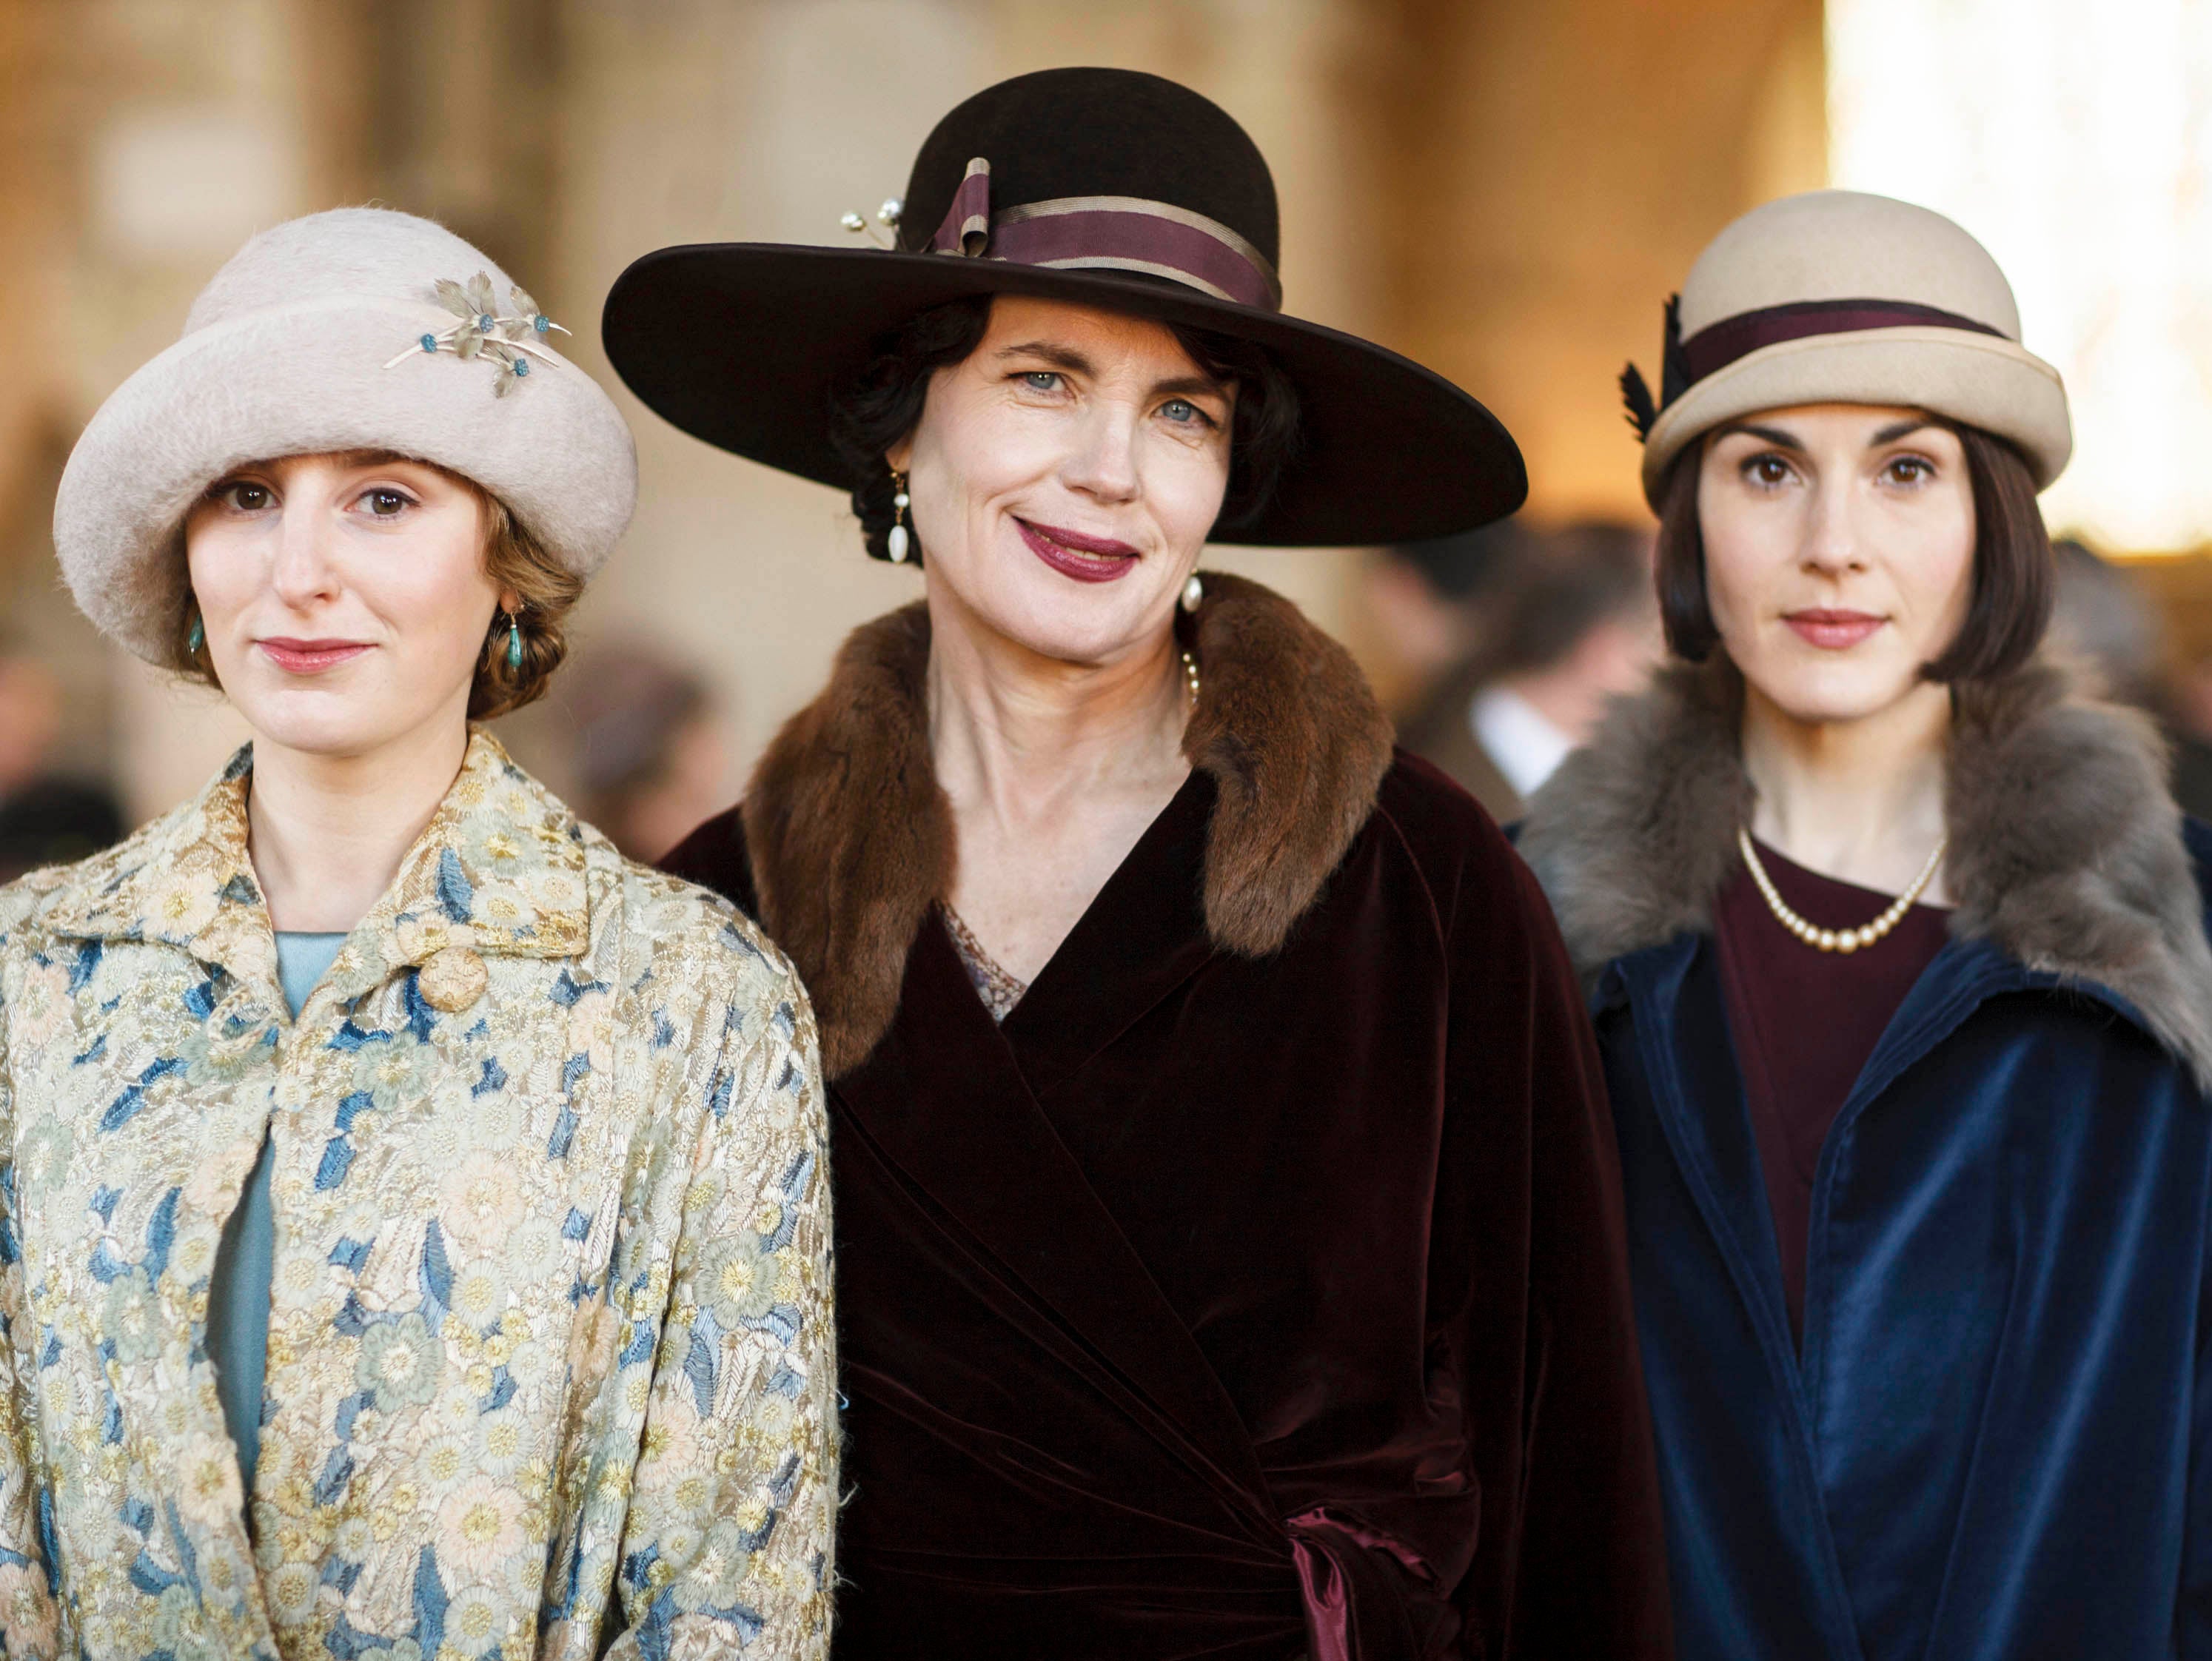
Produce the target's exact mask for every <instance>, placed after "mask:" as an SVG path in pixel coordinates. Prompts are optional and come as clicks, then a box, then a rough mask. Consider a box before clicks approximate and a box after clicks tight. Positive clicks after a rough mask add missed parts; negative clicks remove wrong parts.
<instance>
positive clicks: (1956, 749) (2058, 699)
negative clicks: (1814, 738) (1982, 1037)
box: [1520, 658, 2212, 1091]
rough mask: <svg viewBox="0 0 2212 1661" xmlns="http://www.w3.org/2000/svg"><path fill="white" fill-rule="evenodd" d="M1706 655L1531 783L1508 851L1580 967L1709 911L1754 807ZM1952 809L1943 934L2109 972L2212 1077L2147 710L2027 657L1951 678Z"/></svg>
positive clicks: (2207, 987)
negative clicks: (1541, 893)
mask: <svg viewBox="0 0 2212 1661" xmlns="http://www.w3.org/2000/svg"><path fill="white" fill-rule="evenodd" d="M1740 688H1741V682H1739V680H1738V679H1737V677H1736V676H1735V671H1734V670H1733V669H1732V668H1729V666H1727V665H1726V664H1724V663H1723V662H1722V661H1721V660H1719V659H1718V658H1716V660H1715V663H1714V664H1710V665H1706V666H1702V667H1687V666H1680V665H1678V666H1674V667H1671V668H1669V669H1667V670H1662V672H1661V673H1660V675H1659V676H1658V677H1657V679H1656V682H1654V684H1653V686H1652V688H1651V689H1650V691H1649V692H1647V693H1646V694H1644V695H1643V696H1641V697H1639V698H1637V699H1634V700H1626V701H1623V702H1620V703H1618V704H1616V705H1615V706H1613V709H1612V710H1611V711H1610V712H1608V714H1607V718H1606V721H1605V724H1604V725H1603V726H1602V728H1601V730H1600V731H1599V733H1598V736H1597V737H1596V738H1595V740H1594V741H1593V742H1592V743H1591V744H1590V746H1589V748H1588V749H1584V750H1582V751H1580V752H1578V753H1577V754H1576V755H1573V756H1571V757H1570V758H1569V759H1568V761H1566V763H1565V765H1564V766H1562V767H1560V769H1559V773H1557V774H1556V775H1555V776H1554V777H1553V779H1552V780H1551V781H1550V782H1549V783H1548V784H1547V785H1545V786H1544V788H1543V789H1542V790H1541V791H1539V792H1538V793H1537V795H1536V797H1535V798H1534V801H1533V802H1532V803H1530V806H1529V813H1528V823H1527V826H1526V827H1525V828H1524V829H1523V830H1522V835H1521V841H1520V847H1521V852H1522V854H1523V856H1524V857H1526V858H1527V859H1528V863H1529V864H1531V865H1532V866H1533V867H1534V869H1535V871H1536V875H1537V876H1538V877H1539V878H1540V879H1541V881H1542V882H1543V885H1544V888H1545V891H1546V892H1547V894H1549V895H1550V896H1551V900H1552V905H1553V910H1554V911H1555V912H1557V913H1558V915H1559V926H1560V928H1561V930H1562V931H1564V932H1565V936H1566V939H1567V946H1568V949H1570V950H1571V952H1572V953H1573V955H1574V958H1575V961H1576V964H1577V967H1579V968H1580V969H1581V970H1582V972H1583V974H1584V975H1585V976H1589V975H1594V974H1595V973H1596V972H1597V971H1598V970H1599V969H1600V968H1601V967H1603V966H1604V965H1605V964H1606V963H1607V962H1609V961H1612V960H1613V959H1614V958H1616V957H1620V956H1622V955H1625V954H1626V953H1629V952H1633V951H1637V950H1640V949H1643V948H1644V947H1648V946H1655V945H1658V944H1660V943H1663V942H1665V941H1668V940H1670V939H1672V938H1674V937H1675V936H1677V935H1679V934H1681V933H1683V932H1685V931H1703V930H1705V929H1708V928H1710V927H1711V919H1712V906H1713V900H1714V899H1715V897H1716V896H1717V894H1719V892H1720V890H1721V888H1722V886H1723V884H1724V883H1725V882H1727V881H1728V878H1729V874H1730V873H1731V872H1732V871H1733V870H1734V869H1735V864H1736V858H1737V856H1736V852H1735V828H1736V827H1737V826H1738V825H1740V824H1741V823H1743V822H1744V820H1745V818H1746V816H1747V814H1748V813H1749V811H1750V809H1751V799H1752V791H1751V785H1750V782H1749V781H1748V780H1747V779H1746V778H1745V777H1744V773H1743V767H1742V763H1741V761H1740V760H1739V758H1738V748H1737V737H1736V735H1737V730H1738V717H1739V710H1740V703H1739V699H1740V696H1741V692H1740ZM1946 814H1947V817H1948V820H1949V823H1950V830H1951V852H1950V857H1949V863H1948V870H1947V878H1948V883H1949V886H1950V888H1951V892H1952V894H1953V896H1954V898H1955V900H1957V908H1956V909H1955V910H1954V912H1953V913H1952V916H1951V932H1952V935H1953V936H1954V937H1956V938H1960V939H1987V940H1989V941H1990V942H1992V943H1994V944H1996V946H1997V947H1998V948H1999V949H2002V951H2004V952H2005V953H2007V954H2008V955H2010V956H2012V957H2014V958H2016V959H2017V960H2019V961H2021V962H2022V963H2024V964H2026V965H2027V967H2030V968H2032V969H2036V970H2040V971H2045V972H2048V973H2052V974H2055V975H2057V976H2058V977H2059V978H2060V979H2062V980H2067V981H2087V982H2094V983H2097V984H2099V985H2103V986H2106V987H2108V988H2109V989H2111V990H2112V991H2115V992H2117V993H2118V994H2119V995H2120V996H2121V997H2124V998H2125V999H2127V1000H2128V1002H2129V1003H2131V1004H2133V1005H2134V1006H2135V1008H2136V1009H2137V1010H2139V1011H2140V1012H2141V1013H2142V1017H2143V1020H2144V1021H2145V1022H2146V1023H2148V1026H2149V1028H2150V1030H2151V1031H2152V1032H2153V1033H2154V1034H2155V1035H2156V1036H2157V1038H2158V1039H2159V1040H2160V1042H2161V1043H2163V1044H2164V1045H2165V1046H2166V1047H2167V1048H2168V1049H2170V1050H2171V1051H2172V1052H2173V1053H2174V1054H2175V1055H2176V1056H2178V1057H2179V1058H2181V1059H2182V1060H2183V1061H2184V1062H2185V1064H2187V1065H2188V1066H2189V1067H2190V1069H2191V1071H2193V1072H2194V1073H2195V1075H2196V1076H2197V1082H2198V1084H2199V1086H2200V1087H2201V1088H2204V1089H2206V1090H2207V1091H2212V947H2209V946H2208V945H2207V943H2206V940H2205V928H2204V900H2203V896H2202V895H2201V894H2199V893H2198V892H2197V881H2196V876H2195V873H2194V870H2193V869H2192V867H2191V860H2190V858H2189V853H2188V851H2187V849H2186V847H2185V846H2184V845H2183V842H2182V840H2181V815H2180V811H2179V809H2177V808H2176V807H2175V806H2174V804H2173V800H2172V796H2171V795H2170V794H2169V793H2168V791H2167V789H2166V752H2165V747H2164V745H2163V743H2161V742H2160V738H2159V737H2158V735H2157V732H2156V731H2155V730H2154V728H2153V727H2152V725H2151V724H2150V723H2149V721H2148V720H2147V719H2146V718H2143V717H2142V716H2141V715H2139V714H2137V713H2136V712H2133V711H2130V710H2124V709H2119V708H2116V707H2114V706H2112V705H2109V704H2104V703H2100V702H2097V701H2094V700H2092V699H2091V698H2089V697H2087V695H2085V694H2083V692H2082V691H2081V688H2079V687H2078V686H2077V685H2076V684H2075V681H2074V679H2073V678H2072V676H2070V675H2069V673H2068V671H2067V670H2064V669H2063V668H2061V667H2060V666H2058V665H2057V664H2053V663H2051V662H2048V661H2039V662H2036V663H2033V664H2029V665H2028V666H2027V668H2025V669H2023V670H2020V671H2019V672H2017V673H2015V674H2014V675H2011V676H2006V677H2005V678H2003V679H2002V680H2000V681H1996V682H1988V683H1984V684H1978V685H1975V686H1972V687H1968V688H1961V689H1960V694H1959V702H1958V714H1957V718H1956V720H1955V722H1954V726H1953V729H1952V739H1951V755H1950V777H1949V784H1948V801H1947V803H1946Z"/></svg>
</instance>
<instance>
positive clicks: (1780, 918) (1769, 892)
mask: <svg viewBox="0 0 2212 1661" xmlns="http://www.w3.org/2000/svg"><path fill="white" fill-rule="evenodd" d="M1735 845H1736V846H1737V848H1738V849H1740V850H1741V852H1742V854H1743V863H1744V864H1745V865H1746V866H1747V867H1748V868H1749V870H1750V871H1751V880H1752V881H1753V882H1755V883H1756V884H1758V886H1759V894H1760V896H1761V897H1762V898H1763V899H1764V900H1765V901H1766V909H1767V910H1769V911H1771V912H1773V913H1774V918H1775V921H1776V922H1778V923H1779V924H1782V926H1783V927H1784V928H1785V929H1787V930H1789V931H1790V933H1792V934H1794V935H1796V937H1798V938H1799V939H1800V940H1802V941H1803V942H1804V943H1806V944H1807V945H1808V946H1812V947H1815V948H1817V949H1820V950H1821V951H1824V952H1844V953H1846V954H1848V953H1850V952H1855V951H1857V950H1859V949H1861V948H1862V947H1865V946H1871V945H1873V944H1874V943H1875V941H1877V940H1879V939H1881V937H1883V936H1884V935H1886V934H1887V933H1888V932H1889V931H1891V930H1892V929H1893V928H1895V927H1896V926H1897V925H1898V924H1899V923H1902V922H1903V921H1904V920H1905V912H1909V911H1911V909H1912V902H1913V901H1914V900H1917V899H1919V898H1920V894H1921V891H1922V890H1923V889H1924V888H1927V886H1928V885H1929V883H1930V882H1934V881H1935V880H1936V872H1937V871H1938V870H1942V865H1943V851H1944V850H1945V849H1946V848H1948V847H1949V846H1951V839H1950V838H1949V837H1948V836H1945V837H1942V839H1940V840H1938V841H1937V842H1936V852H1933V853H1931V854H1929V856H1928V863H1927V864H1924V865H1923V866H1922V867H1921V868H1920V875H1919V876H1916V877H1914V878H1913V879H1912V882H1911V885H1910V886H1909V887H1907V888H1906V889H1905V892H1904V893H1903V894H1899V895H1898V896H1897V898H1896V899H1894V900H1892V901H1890V903H1889V909H1888V910H1887V911H1886V912H1883V913H1882V914H1881V916H1880V917H1877V918H1875V920H1874V921H1873V922H1871V923H1869V924H1863V926H1861V927H1859V928H1856V929H1823V928H1820V927H1819V926H1817V925H1816V924H1812V923H1809V922H1808V921H1807V920H1806V919H1805V918H1802V917H1800V916H1798V915H1797V913H1796V912H1793V911H1791V910H1790V907H1789V905H1788V904H1787V903H1786V902H1785V901H1784V900H1783V898H1782V895H1781V893H1780V892H1779V891H1778V889H1777V888H1775V886H1774V880H1773V879H1772V878H1771V877H1770V876H1767V874H1766V867H1765V866H1764V865H1762V864H1759V851H1758V850H1757V849H1756V848H1754V847H1753V846H1752V844H1751V833H1750V832H1749V831H1747V830H1746V829H1745V828H1744V827H1742V826H1741V825H1739V826H1737V827H1736V831H1735Z"/></svg>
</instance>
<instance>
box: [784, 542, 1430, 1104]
mask: <svg viewBox="0 0 2212 1661" xmlns="http://www.w3.org/2000/svg"><path fill="white" fill-rule="evenodd" d="M1195 650H1196V652H1197V655H1198V658H1199V662H1200V664H1202V665H1203V667H1204V673H1205V690H1204V693H1203V694H1202V695H1201V697H1200V700H1199V706H1198V708H1197V710H1196V712H1194V714H1193V715H1192V717H1191V720H1190V725H1189V728H1188V730H1187V731H1186V732H1185V733H1184V735H1183V754H1184V755H1187V756H1188V757H1189V758H1190V761H1191V765H1192V766H1194V767H1201V768H1203V769H1205V771H1206V772H1207V773H1211V774H1212V777H1213V780H1214V784H1215V786H1216V789H1217V791H1218V797H1217V799H1216V803H1215V806H1214V809H1213V820H1212V825H1211V827H1209V829H1208V832H1207V837H1206V888H1205V901H1206V932H1207V934H1208V935H1209V936H1210V937H1212V942H1213V943H1214V945H1215V946H1216V947H1218V948H1219V949H1221V950H1223V951H1227V952H1234V953H1236V954H1237V955H1241V956H1245V957H1264V956H1266V955H1268V954H1269V953H1271V952H1273V951H1275V950H1277V949H1279V948H1280V947H1281V945H1282V943H1283V942H1284V940H1285V938H1286V937H1288V936H1289V934H1290V931H1291V924H1294V923H1296V922H1297V919H1298V918H1299V917H1300V916H1301V915H1303V914H1304V912H1305V911H1306V909H1307V907H1309V906H1311V905H1312V904H1313V903H1314V901H1315V900H1316V898H1318V897H1319V895H1320V893H1321V889H1322V883H1323V882H1326V881H1327V880H1328V874H1329V873H1330V872H1331V871H1333V870H1335V869H1336V865H1337V863H1338V861H1340V859H1342V858H1343V857H1344V854H1345V851H1346V849H1347V848H1349V847H1350V846H1352V838H1353V837H1354V836H1356V835H1357V834H1358V832H1359V828H1360V827H1361V826H1362V825H1364V824H1365V823H1366V822H1367V817H1368V815H1369V814H1370V812H1372V811H1373V809H1374V806H1375V797H1376V791H1377V789H1378V788H1379V787H1380V786H1381V785H1382V782H1383V773H1385V772H1387V771H1388V770H1389V766H1390V724H1389V720H1388V719H1387V718H1385V717H1384V715H1383V712H1382V710H1381V709H1380V708H1379V707H1378V706H1376V702H1375V698H1374V695H1373V694H1372V693H1370V691H1369V690H1368V688H1367V682H1366V681H1365V680H1364V677H1362V676H1361V675H1360V673H1359V670H1358V667H1357V666H1356V665H1355V664H1353V663H1352V658H1351V655H1350V654H1349V653H1348V652H1346V651H1345V650H1344V648H1343V647H1342V646H1339V645H1338V644H1337V643H1336V642H1335V641H1334V640H1331V639H1330V638H1329V637H1328V635H1326V634H1324V633H1322V632H1321V630H1319V629H1318V628H1316V627H1314V626H1313V625H1312V624H1311V623H1310V622H1308V621H1306V620H1305V618H1304V615H1301V614H1300V612H1299V611H1298V609H1297V607H1296V606H1294V605H1292V604H1291V603H1290V602H1289V601H1288V600H1285V599H1284V598H1282V597H1280V596H1279V595H1277V594H1274V593H1273V592H1271V591H1268V590H1267V589H1265V588H1262V587H1261V586H1260V585H1258V584H1256V583H1251V582H1246V581H1244V580H1243V579H1240V578H1236V577H1231V576H1227V575H1225V574H1223V573H1218V572H1214V573H1207V575H1206V603H1205V604H1204V605H1203V606H1202V607H1201V608H1200V612H1199V615H1198V618H1197V628H1196V640H1195ZM928 663H929V615H928V613H927V610H926V609H924V608H923V607H922V606H921V604H920V603H916V604H914V605H909V606H907V607H905V608H903V609H901V610H898V611H894V612H892V613H891V614H890V615H889V616H886V617H879V618H878V619H877V620H876V621H873V622H872V623H867V624H865V625H863V626H862V627H860V628H857V629H855V630H854V632H853V633H852V634H851V635H850V636H849V637H848V639H847V640H846V642H845V644H844V646H843V647H842V649H841V650H840V651H839V652H838V654H837V661H836V667H835V668H834V669H832V670H831V671H830V675H829V686H828V687H827V688H825V689H824V690H823V693H822V694H821V695H820V696H819V697H817V699H816V700H814V701H813V702H812V703H811V704H810V705H808V706H806V707H805V709H803V710H801V711H800V712H799V713H798V714H797V715H795V716H793V718H791V720H790V721H789V722H788V723H787V724H785V726H784V728H783V730H782V731H781V732H780V733H778V734H777V735H776V737H775V742H774V743H771V744H770V745H769V749H768V751H767V753H766V754H765V755H763V756H762V758H761V761H760V765H759V767H757V769H756V770H755V772H754V773H753V778H752V782H751V784H750V786H749V787H748V788H747V790H746V791H745V800H744V809H743V811H744V827H745V841H746V846H747V848H748V850H749V857H750V862H751V865H752V877H753V890H754V893H755V894H756V895H757V898H758V900H759V905H760V920H761V924H762V925H763V927H764V928H766V929H767V931H769V934H770V935H771V936H772V937H774V938H775V942H776V943H777V944H778V945H780V946H781V947H782V948H783V949H784V950H785V951H787V952H788V953H789V954H790V955H791V957H792V960H793V962H795V963H796V964H797V965H798V966H799V973H800V974H801V976H803V977H804V978H805V982H806V985H807V987H808V989H809V991H811V993H812V995H813V998H814V1007H815V1011H816V1014H817V1016H818V1018H819V1019H820V1021H821V1027H822V1060H823V1068H824V1070H825V1071H826V1072H827V1073H828V1074H829V1076H830V1077H832V1078H836V1077H839V1076H842V1075H843V1074H845V1073H848V1072H849V1071H851V1070H853V1069H854V1068H855V1067H857V1066H859V1065H860V1063H861V1062H863V1061H865V1060H866V1059H867V1058H868V1055H869V1053H870V1052H872V1051H873V1050H874V1048H875V1047H876V1045H877V1043H878V1041H879V1040H881V1039H882V1037H883V1035H884V1032H885V1031H886V1030H887V1029H888V1028H890V1022H891V1017H892V1015H893V1014H894V1013H895V1012H896V1009H897V1008H898V1001H899V991H900V986H901V984H902V981H903V979H904V976H905V973H906V958H907V952H908V948H909V947H910V946H911V945H912V943H913V941H914V935H915V930H916V929H917V928H919V927H920V926H921V924H922V921H923V919H924V918H926V917H927V914H928V912H929V909H930V907H931V906H933V904H934V903H935V902H936V901H937V900H939V899H940V898H942V897H943V896H944V895H945V894H946V893H948V892H949V891H950V890H951V886H952V875H953V868H954V860H955V858H957V852H956V849H955V846H954V838H953V830H952V810H951V805H950V804H949V803H947V802H946V801H945V792H944V791H942V790H940V789H939V787H938V783H937V778H936V774H935V772H934V771H933V767H932V765H931V760H930V750H929V723H928V715H927V708H926V704H925V698H924V691H923V688H924V674H925V671H926V670H927V667H928Z"/></svg>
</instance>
